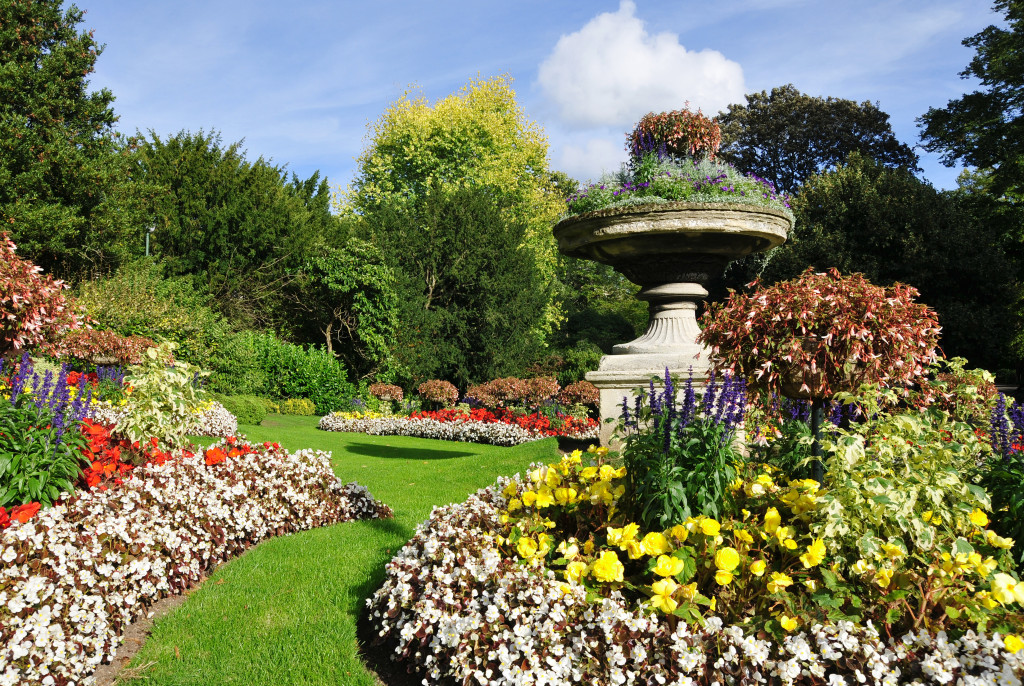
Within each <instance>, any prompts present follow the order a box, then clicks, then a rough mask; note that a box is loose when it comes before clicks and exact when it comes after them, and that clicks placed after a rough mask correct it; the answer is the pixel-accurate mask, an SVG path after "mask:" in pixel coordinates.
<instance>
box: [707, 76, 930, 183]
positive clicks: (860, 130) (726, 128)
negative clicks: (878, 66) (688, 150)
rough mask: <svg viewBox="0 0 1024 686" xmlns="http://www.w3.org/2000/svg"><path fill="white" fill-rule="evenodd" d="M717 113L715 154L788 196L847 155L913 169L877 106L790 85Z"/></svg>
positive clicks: (911, 159) (914, 161)
mask: <svg viewBox="0 0 1024 686" xmlns="http://www.w3.org/2000/svg"><path fill="white" fill-rule="evenodd" d="M746 99H747V104H746V105H740V104H737V105H730V106H729V109H728V110H726V111H725V112H721V113H719V115H718V123H719V125H720V126H721V128H722V147H721V148H720V149H719V152H718V154H719V156H720V157H721V158H722V159H724V160H725V161H727V162H729V163H731V164H733V165H735V166H736V167H737V168H738V169H739V170H740V171H741V172H743V173H745V174H756V175H758V176H760V177H762V178H764V179H767V180H768V181H771V182H772V183H773V184H775V187H776V188H777V189H778V190H780V191H782V192H785V193H793V192H795V191H796V189H797V188H798V187H799V186H800V184H802V183H803V182H804V181H805V180H806V179H807V178H809V177H810V176H811V175H812V174H815V173H817V172H820V171H823V170H825V169H828V168H830V167H834V166H836V165H838V164H841V163H842V162H843V160H845V159H846V157H847V155H849V154H850V153H851V152H858V153H860V154H861V155H864V156H866V157H870V158H872V159H875V160H877V161H878V162H880V163H881V164H884V165H887V166H891V167H905V168H908V169H911V170H916V169H917V161H918V158H917V155H916V154H915V153H914V151H913V150H912V149H911V148H910V147H909V146H907V145H906V144H904V143H900V142H899V141H898V140H897V139H896V136H895V134H893V131H892V127H891V126H890V125H889V115H888V114H886V113H885V112H883V111H882V110H880V109H878V105H877V104H873V103H871V102H868V101H865V102H862V103H856V102H854V101H853V100H844V99H842V98H834V97H828V98H822V97H815V96H810V95H807V94H805V93H801V92H800V91H799V90H797V89H796V88H795V87H794V86H793V85H792V84H787V85H785V86H780V87H777V88H773V89H772V91H771V93H769V92H767V91H761V92H760V93H750V94H749V95H747V96H746Z"/></svg>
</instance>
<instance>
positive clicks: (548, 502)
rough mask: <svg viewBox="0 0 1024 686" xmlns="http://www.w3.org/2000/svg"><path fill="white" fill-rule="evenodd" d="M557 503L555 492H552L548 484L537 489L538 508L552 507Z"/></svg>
mask: <svg viewBox="0 0 1024 686" xmlns="http://www.w3.org/2000/svg"><path fill="white" fill-rule="evenodd" d="M554 504H555V494H554V493H552V492H551V489H550V488H548V487H547V486H543V487H541V488H540V489H539V490H538V491H537V509H538V510H540V509H543V508H545V507H550V506H552V505H554Z"/></svg>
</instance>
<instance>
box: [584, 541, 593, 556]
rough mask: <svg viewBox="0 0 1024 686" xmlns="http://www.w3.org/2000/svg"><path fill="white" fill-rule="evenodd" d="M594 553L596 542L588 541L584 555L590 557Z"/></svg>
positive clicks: (585, 544)
mask: <svg viewBox="0 0 1024 686" xmlns="http://www.w3.org/2000/svg"><path fill="white" fill-rule="evenodd" d="M592 552H594V541H592V540H590V539H587V542H586V543H584V544H583V554H584V555H590V554H591V553H592Z"/></svg>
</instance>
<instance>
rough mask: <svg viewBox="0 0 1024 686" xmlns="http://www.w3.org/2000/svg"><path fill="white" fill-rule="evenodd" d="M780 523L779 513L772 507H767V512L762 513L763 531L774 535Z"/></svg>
mask: <svg viewBox="0 0 1024 686" xmlns="http://www.w3.org/2000/svg"><path fill="white" fill-rule="evenodd" d="M781 523H782V517H781V516H780V515H779V511H778V510H776V509H775V508H774V507H769V508H768V511H767V512H765V513H764V530H765V531H767V532H768V533H770V534H774V533H775V531H776V530H777V529H778V528H779V524H781Z"/></svg>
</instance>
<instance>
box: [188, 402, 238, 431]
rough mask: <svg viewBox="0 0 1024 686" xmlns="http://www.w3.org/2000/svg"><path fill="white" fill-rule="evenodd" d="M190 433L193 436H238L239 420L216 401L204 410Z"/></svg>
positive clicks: (190, 429)
mask: <svg viewBox="0 0 1024 686" xmlns="http://www.w3.org/2000/svg"><path fill="white" fill-rule="evenodd" d="M188 433H190V434H192V435H193V436H219V437H221V438H227V437H228V436H235V435H237V434H238V419H237V418H236V417H235V415H233V414H231V412H229V411H228V409H227V408H226V407H224V406H223V405H221V404H220V403H219V402H217V401H216V400H214V401H211V402H210V403H209V406H208V407H206V408H205V409H204V410H203V413H202V414H200V415H199V416H198V417H197V418H196V420H195V424H194V425H193V426H192V427H190V428H189V430H188Z"/></svg>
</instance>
